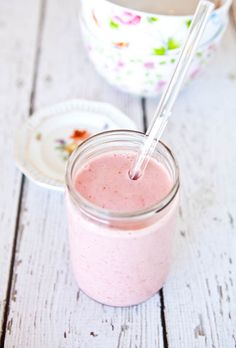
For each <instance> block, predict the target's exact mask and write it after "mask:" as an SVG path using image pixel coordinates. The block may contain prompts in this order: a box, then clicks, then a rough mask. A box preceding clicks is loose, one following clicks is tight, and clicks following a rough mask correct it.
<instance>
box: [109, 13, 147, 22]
mask: <svg viewBox="0 0 236 348" xmlns="http://www.w3.org/2000/svg"><path fill="white" fill-rule="evenodd" d="M113 20H114V21H115V22H118V23H120V24H124V25H136V24H139V22H140V21H141V17H140V16H138V15H134V14H133V13H131V12H128V11H125V12H123V13H122V14H121V15H119V16H114V17H113Z"/></svg>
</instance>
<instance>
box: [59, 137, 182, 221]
mask: <svg viewBox="0 0 236 348" xmlns="http://www.w3.org/2000/svg"><path fill="white" fill-rule="evenodd" d="M122 134H123V135H129V134H130V135H135V134H136V135H137V136H144V137H145V136H146V135H145V134H144V133H143V132H140V131H135V130H110V131H105V132H102V133H98V134H96V135H93V136H91V137H90V138H88V139H86V140H85V141H83V143H81V144H80V145H79V146H78V147H77V148H76V149H75V150H74V151H73V153H72V154H71V155H70V157H69V160H68V162H67V165H66V174H65V183H66V188H67V191H68V192H69V194H70V196H71V198H72V201H73V202H74V204H78V205H79V206H80V209H82V210H83V211H84V212H85V213H86V215H89V216H92V217H93V218H94V217H95V218H97V219H99V220H100V221H101V220H104V221H107V219H108V218H109V220H116V221H122V220H124V219H129V220H133V219H135V220H136V219H144V218H148V217H150V216H151V215H153V214H156V213H159V212H161V211H162V210H163V209H165V208H166V207H167V206H168V205H169V204H170V203H171V202H172V201H173V200H174V198H175V196H176V195H177V192H178V190H179V186H180V180H179V166H178V164H177V162H176V159H175V157H174V155H173V153H172V151H171V150H170V148H169V147H168V146H167V145H166V144H165V143H163V142H162V141H159V142H158V146H160V145H161V146H162V148H164V149H165V150H166V151H167V153H168V154H169V155H170V157H171V159H172V161H173V164H174V168H175V180H174V182H173V184H172V187H171V190H170V191H169V192H168V194H167V195H166V196H165V197H164V198H163V199H162V200H161V201H159V202H158V203H155V204H152V205H151V206H149V207H148V208H145V209H139V210H135V211H132V212H116V211H111V210H109V209H105V208H102V207H99V206H97V205H95V204H93V203H91V202H90V201H89V200H87V199H86V198H85V197H83V196H82V195H81V194H80V193H79V192H78V191H76V190H75V189H74V185H73V180H72V173H73V168H74V165H75V163H76V160H77V157H78V152H79V153H82V152H83V151H84V150H86V148H87V147H88V146H89V145H90V143H93V142H94V141H95V140H96V139H99V138H101V137H103V136H109V135H111V136H112V135H122ZM111 141H112V140H111ZM158 146H156V151H157V149H158Z"/></svg>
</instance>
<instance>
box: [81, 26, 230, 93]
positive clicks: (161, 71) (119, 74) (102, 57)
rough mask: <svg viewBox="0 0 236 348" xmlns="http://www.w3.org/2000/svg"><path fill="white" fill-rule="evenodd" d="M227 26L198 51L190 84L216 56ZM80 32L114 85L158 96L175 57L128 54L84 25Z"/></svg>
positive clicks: (190, 75)
mask: <svg viewBox="0 0 236 348" xmlns="http://www.w3.org/2000/svg"><path fill="white" fill-rule="evenodd" d="M225 28H226V25H225V26H224V27H222V28H220V30H219V31H218V32H217V33H216V35H215V36H214V37H213V38H212V39H211V40H209V42H207V43H206V44H204V45H201V46H200V47H199V48H198V51H197V53H196V55H195V57H194V59H193V61H192V64H191V67H190V69H189V72H188V75H187V82H188V81H191V80H192V79H193V78H195V77H196V76H197V75H199V74H200V73H201V71H202V70H203V68H204V67H205V66H206V65H207V62H208V61H209V60H210V58H211V57H212V56H213V55H214V53H215V51H216V49H217V47H218V45H219V43H220V40H221V38H222V35H223V33H224V31H225ZM81 29H82V33H83V36H84V42H85V45H86V47H87V50H88V54H89V57H90V59H91V61H92V62H93V64H94V66H95V68H96V70H97V71H98V72H99V73H100V74H101V75H102V76H103V77H104V78H105V79H106V80H107V81H108V82H109V83H110V84H111V85H113V86H115V87H117V88H119V89H120V90H122V91H124V92H128V93H132V94H136V95H139V96H144V97H155V96H157V95H159V94H160V93H161V92H162V91H163V89H164V87H165V85H166V84H167V82H168V80H169V78H170V75H171V73H172V71H173V69H174V66H175V62H176V55H175V54H173V55H171V54H168V55H163V56H159V55H156V56H155V55H144V54H143V53H142V52H141V53H140V54H139V55H137V54H133V55H130V54H126V53H125V52H124V51H121V50H117V49H116V48H114V47H111V46H110V45H104V43H103V42H102V41H99V40H98V39H96V38H95V37H94V36H93V35H92V34H91V32H89V31H88V29H87V27H86V26H85V25H84V23H83V22H81Z"/></svg>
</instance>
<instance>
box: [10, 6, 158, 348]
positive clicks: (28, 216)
mask: <svg viewBox="0 0 236 348" xmlns="http://www.w3.org/2000/svg"><path fill="white" fill-rule="evenodd" d="M76 5H77V1H75V0H70V1H67V2H65V1H64V0H63V1H62V0H61V1H56V0H51V1H48V2H47V6H46V17H45V26H44V28H43V37H42V44H41V50H40V52H41V54H40V60H39V70H38V73H37V76H38V78H37V84H36V91H35V105H36V108H38V107H42V106H44V105H48V104H51V103H54V102H58V101H62V100H64V99H66V98H73V97H81V98H87V99H95V100H100V101H107V102H110V103H112V104H114V105H116V106H118V107H119V108H120V109H121V110H123V111H124V112H126V113H127V114H128V115H129V116H131V117H132V118H133V119H134V120H135V121H136V123H137V124H138V125H139V127H141V126H142V123H143V122H142V108H141V101H140V100H139V99H138V98H135V97H130V96H127V95H124V94H122V93H120V92H118V91H116V90H113V89H111V88H110V86H108V85H107V84H106V82H104V81H103V80H102V79H101V78H100V77H99V76H97V74H96V72H95V71H94V68H93V67H92V66H91V65H90V63H89V62H88V61H87V55H86V54H85V52H84V49H83V47H82V44H81V37H80V33H79V27H78V21H77V16H76ZM64 211H65V209H64V199H63V195H61V194H59V193H58V194H57V193H55V192H49V191H47V190H44V189H41V188H38V187H37V186H35V185H33V184H31V183H29V182H28V181H26V184H25V186H24V194H23V201H22V206H21V216H20V223H19V238H18V240H17V258H16V262H15V267H14V275H13V287H12V291H11V299H12V301H11V303H10V312H9V316H8V323H7V335H6V346H7V347H24V348H27V347H29V348H32V347H34V348H37V347H57V348H58V347H76V348H78V347H79V348H82V347H85V348H93V347H94V348H104V347H117V348H118V347H119V348H121V347H131V348H135V347H147V346H149V347H160V348H162V347H163V338H162V325H161V311H160V298H159V295H156V296H155V297H154V298H152V299H151V300H150V301H149V302H147V303H145V304H143V305H140V306H136V307H132V308H127V309H115V308H111V307H107V306H103V305H101V304H98V303H96V302H94V301H92V300H91V299H89V298H88V297H87V296H86V295H84V294H83V293H81V292H80V291H79V290H78V288H77V285H76V284H75V281H74V278H73V275H72V273H71V270H70V264H69V251H68V245H67V231H66V222H65V215H64Z"/></svg>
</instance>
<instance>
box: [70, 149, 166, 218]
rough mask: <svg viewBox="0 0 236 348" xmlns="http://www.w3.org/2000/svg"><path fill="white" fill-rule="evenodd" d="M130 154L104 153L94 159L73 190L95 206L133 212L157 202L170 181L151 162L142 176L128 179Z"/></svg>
mask: <svg viewBox="0 0 236 348" xmlns="http://www.w3.org/2000/svg"><path fill="white" fill-rule="evenodd" d="M133 160H134V154H133V153H132V152H131V153H125V154H123V153H108V154H104V155H102V156H99V157H96V158H95V159H93V161H92V162H91V163H89V164H88V165H87V166H86V168H84V169H83V170H82V171H81V172H80V173H78V175H77V178H76V185H75V186H76V190H77V191H78V192H79V193H80V194H81V195H82V196H84V197H85V198H86V199H87V200H89V201H90V202H92V203H94V204H96V205H97V206H99V207H102V208H105V209H109V210H111V211H117V212H133V211H136V210H140V209H145V208H148V207H150V206H152V205H153V204H156V203H158V202H160V201H161V200H162V199H163V198H164V197H165V196H166V195H167V194H168V192H169V191H170V189H171V184H172V183H171V178H170V176H169V174H168V172H167V170H166V169H165V168H164V166H163V165H162V164H161V163H158V162H157V161H155V160H151V161H150V162H149V165H148V167H147V169H146V171H145V173H144V175H143V176H142V177H140V178H139V179H138V180H131V179H130V178H129V175H128V172H129V169H130V168H131V164H132V162H133Z"/></svg>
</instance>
